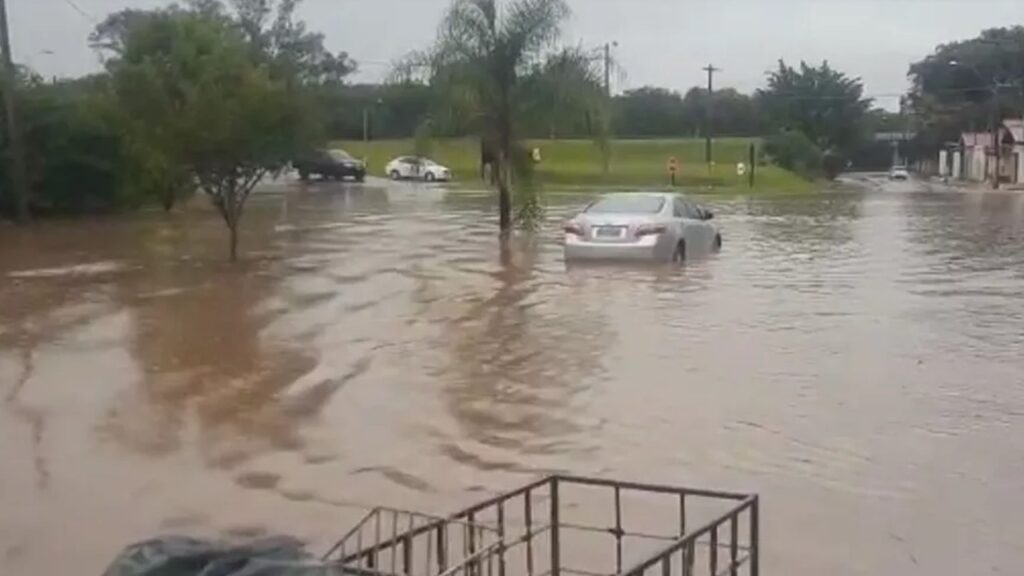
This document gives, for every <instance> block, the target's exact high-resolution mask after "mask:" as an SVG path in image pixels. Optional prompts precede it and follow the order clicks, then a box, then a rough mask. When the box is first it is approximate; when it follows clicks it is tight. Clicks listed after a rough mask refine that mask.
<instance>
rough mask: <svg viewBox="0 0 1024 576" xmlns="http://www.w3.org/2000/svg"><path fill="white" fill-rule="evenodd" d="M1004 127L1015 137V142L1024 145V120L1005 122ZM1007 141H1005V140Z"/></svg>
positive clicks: (1012, 119)
mask: <svg viewBox="0 0 1024 576" xmlns="http://www.w3.org/2000/svg"><path fill="white" fill-rule="evenodd" d="M1003 126H1004V127H1006V129H1007V130H1009V131H1010V134H1012V135H1013V141H1014V142H1016V143H1017V144H1024V120H1021V119H1020V118H1011V119H1009V120H1005V121H1003ZM1004 141H1005V140H1004Z"/></svg>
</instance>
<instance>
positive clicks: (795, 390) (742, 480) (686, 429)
mask: <svg viewBox="0 0 1024 576" xmlns="http://www.w3.org/2000/svg"><path fill="white" fill-rule="evenodd" d="M584 201H585V199H584V198H583V197H571V196H558V197H552V199H551V203H552V204H553V205H552V206H551V207H550V209H549V211H548V215H547V218H548V220H547V222H546V223H545V225H544V226H543V228H542V230H541V231H540V232H538V233H537V234H536V235H535V236H532V237H526V236H523V237H518V238H516V239H515V242H514V243H513V245H512V247H511V251H510V253H509V254H508V255H507V258H505V259H504V261H503V259H502V258H500V257H499V247H498V242H497V224H496V215H495V214H494V213H493V202H492V200H491V199H490V198H489V197H485V196H473V195H464V194H452V195H448V196H446V195H445V194H444V193H443V191H441V190H438V189H431V188H425V187H417V186H413V185H386V186H382V187H375V186H372V185H368V186H366V187H356V186H353V187H313V188H310V189H308V190H303V191H293V192H291V193H289V194H288V195H287V196H283V195H276V194H268V195H265V196H260V197H257V198H254V199H253V201H252V202H251V204H250V206H249V208H248V209H247V214H246V217H245V220H244V222H243V227H244V229H245V230H244V232H243V236H242V246H241V250H242V253H243V254H244V255H245V257H244V261H243V262H240V263H239V264H237V265H231V264H229V263H227V262H226V257H225V251H226V234H225V231H224V229H223V226H222V224H221V223H220V221H219V220H218V219H217V217H216V216H215V215H214V214H213V213H212V212H207V211H205V210H194V211H193V212H189V213H179V214H173V215H171V216H165V215H163V214H159V213H152V214H144V215H138V216H130V217H111V218H99V219H92V220H88V221H63V222H47V223H41V224H38V225H36V226H34V227H32V228H30V229H25V230H19V229H14V228H10V227H7V228H0V565H2V566H3V569H2V570H0V572H2V573H3V574H4V575H5V576H22V575H25V576H29V575H42V574H60V573H63V574H71V573H74V574H82V575H86V574H99V573H101V572H102V570H103V569H104V568H105V566H106V564H107V563H108V562H109V561H110V560H111V559H112V557H113V556H114V555H115V554H116V553H117V552H118V551H119V550H120V548H121V547H122V546H123V545H125V544H127V543H129V542H131V541H135V540H139V539H142V538H145V537H149V536H152V535H154V534H158V533H166V532H174V533H189V534H210V535H224V534H236V535H237V534H240V535H250V534H262V533H265V532H269V533H276V532H284V533H290V534H295V535H297V536H299V537H301V538H304V539H307V540H309V541H310V542H311V543H312V544H313V545H314V546H315V547H316V549H317V550H324V549H326V547H327V545H328V544H329V542H330V541H331V540H332V539H336V538H337V537H339V536H340V535H341V534H342V533H344V532H345V530H346V529H347V528H348V527H349V526H350V525H351V524H352V522H354V521H355V520H356V519H357V518H358V517H360V516H361V515H362V514H364V513H365V509H366V508H365V507H366V506H371V505H374V504H386V505H391V506H398V507H406V508H416V509H422V510H424V511H428V512H435V513H443V512H447V511H452V510H454V509H455V508H456V507H457V506H458V505H460V504H464V503H468V502H472V501H474V500H476V499H479V498H480V497H481V496H482V495H485V494H491V493H496V492H499V491H501V490H503V489H507V488H512V487H514V486H517V485H518V484H521V483H524V482H526V481H528V480H530V479H533V478H535V477H538V476H541V475H544V474H547V473H551V472H554V471H566V472H572V473H578V474H586V475H599V476H607V477H613V478H622V479H634V480H646V481H651V482H664V483H673V484H683V485H693V486H707V487H717V488H722V489H730V490H750V491H756V492H759V493H760V494H761V496H762V505H763V509H762V510H763V511H762V518H763V520H762V522H763V524H762V535H763V539H764V540H763V550H764V552H763V553H764V554H765V557H764V562H763V565H764V567H765V570H766V573H767V574H780V575H782V574H785V575H796V576H804V575H806V576H810V575H819V574H835V575H876V574H921V575H930V574H1012V573H1017V572H1018V571H1019V570H1020V565H1021V564H1022V563H1024V517H1022V515H1021V511H1022V510H1024V194H1022V193H996V192H986V193H970V194H967V193H954V192H925V191H923V190H915V189H914V188H913V185H904V186H902V187H893V186H887V185H886V186H882V187H881V188H879V189H877V190H873V191H865V192H835V193H828V194H823V195H821V196H816V197H810V198H808V197H803V198H763V199H750V200H746V199H713V200H708V201H706V204H707V205H708V206H709V207H710V208H711V209H712V210H713V211H714V212H715V214H716V219H715V222H716V223H717V224H718V226H719V227H720V228H721V230H722V234H723V237H724V238H725V247H724V250H723V251H722V252H721V254H718V255H716V256H714V257H711V258H709V259H704V260H697V261H693V262H690V263H688V264H687V265H686V266H685V267H683V268H673V267H654V268H622V267H585V268H576V267H571V268H569V269H567V268H566V265H565V263H564V261H563V258H562V248H561V245H560V239H559V235H560V223H561V222H562V221H563V220H564V219H565V218H566V217H567V216H569V215H571V214H572V213H573V211H574V210H576V209H578V207H579V206H580V205H581V204H582V203H583V202H584ZM197 204H199V203H197Z"/></svg>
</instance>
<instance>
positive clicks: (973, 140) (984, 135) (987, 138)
mask: <svg viewBox="0 0 1024 576" xmlns="http://www.w3.org/2000/svg"><path fill="white" fill-rule="evenodd" d="M960 141H961V142H963V143H964V147H966V148H971V147H974V146H985V147H990V146H992V133H991V132H964V133H963V134H961V135H960Z"/></svg>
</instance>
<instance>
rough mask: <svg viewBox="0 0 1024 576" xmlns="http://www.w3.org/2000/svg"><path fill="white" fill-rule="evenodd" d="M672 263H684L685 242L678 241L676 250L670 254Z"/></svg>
mask: <svg viewBox="0 0 1024 576" xmlns="http://www.w3.org/2000/svg"><path fill="white" fill-rule="evenodd" d="M672 261H673V262H676V263H679V264H682V263H683V262H686V241H685V240H680V241H679V244H676V249H675V251H674V252H672Z"/></svg>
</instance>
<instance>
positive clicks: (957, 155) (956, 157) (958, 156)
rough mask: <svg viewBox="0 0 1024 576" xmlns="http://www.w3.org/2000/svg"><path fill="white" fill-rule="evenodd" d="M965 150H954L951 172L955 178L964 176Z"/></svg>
mask: <svg viewBox="0 0 1024 576" xmlns="http://www.w3.org/2000/svg"><path fill="white" fill-rule="evenodd" d="M963 154H964V153H963V152H960V151H957V152H953V172H952V173H951V174H950V176H952V177H953V178H957V179H960V178H963V176H964V173H963V168H964V165H963Z"/></svg>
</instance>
